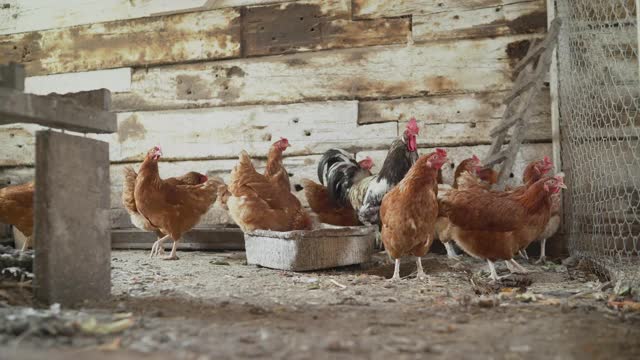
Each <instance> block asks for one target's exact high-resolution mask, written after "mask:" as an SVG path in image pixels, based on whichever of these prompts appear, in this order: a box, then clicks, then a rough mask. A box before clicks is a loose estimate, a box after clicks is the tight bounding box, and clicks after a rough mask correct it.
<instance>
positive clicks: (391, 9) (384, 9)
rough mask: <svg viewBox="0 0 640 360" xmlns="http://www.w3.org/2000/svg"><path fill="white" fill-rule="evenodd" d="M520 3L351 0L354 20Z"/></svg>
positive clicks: (494, 0) (510, 0)
mask: <svg viewBox="0 0 640 360" xmlns="http://www.w3.org/2000/svg"><path fill="white" fill-rule="evenodd" d="M516 2H520V1H518V0H454V1H444V0H439V1H438V0H394V1H388V0H353V16H354V18H366V19H372V18H379V17H397V16H407V15H413V16H416V15H428V14H435V13H440V12H448V11H454V10H464V9H480V8H488V7H495V6H498V5H505V4H511V3H516Z"/></svg>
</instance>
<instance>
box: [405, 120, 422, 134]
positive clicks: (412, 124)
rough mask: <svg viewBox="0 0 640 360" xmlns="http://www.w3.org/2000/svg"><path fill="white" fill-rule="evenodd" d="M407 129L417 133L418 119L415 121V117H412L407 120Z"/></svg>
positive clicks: (418, 130)
mask: <svg viewBox="0 0 640 360" xmlns="http://www.w3.org/2000/svg"><path fill="white" fill-rule="evenodd" d="M407 130H408V131H409V132H410V133H412V134H418V132H420V128H419V127H418V121H416V118H415V117H412V118H411V120H409V122H408V123H407Z"/></svg>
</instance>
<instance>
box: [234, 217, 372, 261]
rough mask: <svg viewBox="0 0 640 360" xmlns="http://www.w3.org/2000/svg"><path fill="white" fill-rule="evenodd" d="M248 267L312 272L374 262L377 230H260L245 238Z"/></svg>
mask: <svg viewBox="0 0 640 360" xmlns="http://www.w3.org/2000/svg"><path fill="white" fill-rule="evenodd" d="M244 241H245V249H246V253H247V263H249V264H255V265H260V266H264V267H268V268H272V269H280V270H291V271H309V270H319V269H329V268H334V267H339V266H346V265H353V264H361V263H365V262H368V261H370V260H371V254H373V252H374V245H375V228H374V227H365V226H351V227H341V226H330V225H325V224H322V227H321V228H319V229H315V230H310V231H299V230H298V231H288V232H277V231H267V230H256V231H252V232H249V233H245V235H244Z"/></svg>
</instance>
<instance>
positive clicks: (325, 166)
mask: <svg viewBox="0 0 640 360" xmlns="http://www.w3.org/2000/svg"><path fill="white" fill-rule="evenodd" d="M341 163H350V164H354V165H355V166H358V162H357V161H356V159H354V157H353V155H351V154H350V153H348V152H347V151H345V150H342V149H329V150H327V151H325V153H324V154H322V157H321V158H320V161H319V162H318V181H320V184H322V185H325V186H326V185H327V184H328V176H329V171H330V170H331V168H332V167H333V166H334V165H335V164H341Z"/></svg>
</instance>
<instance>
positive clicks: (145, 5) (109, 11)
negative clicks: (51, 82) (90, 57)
mask: <svg viewBox="0 0 640 360" xmlns="http://www.w3.org/2000/svg"><path fill="white" fill-rule="evenodd" d="M283 1H285V0H213V1H212V0H180V1H168V0H142V1H130V0H65V1H51V0H28V1H25V0H4V1H3V2H2V3H3V4H6V5H5V6H4V7H1V8H0V35H4V34H13V33H21V32H29V31H37V30H47V29H55V28H64V27H70V26H77V25H84V24H92V23H100V22H106V21H114V20H126V19H134V18H141V17H148V16H155V15H159V14H171V13H178V12H187V11H202V10H212V9H220V8H227V7H235V6H245V5H256V4H273V3H279V2H283ZM288 1H295V0H288Z"/></svg>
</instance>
